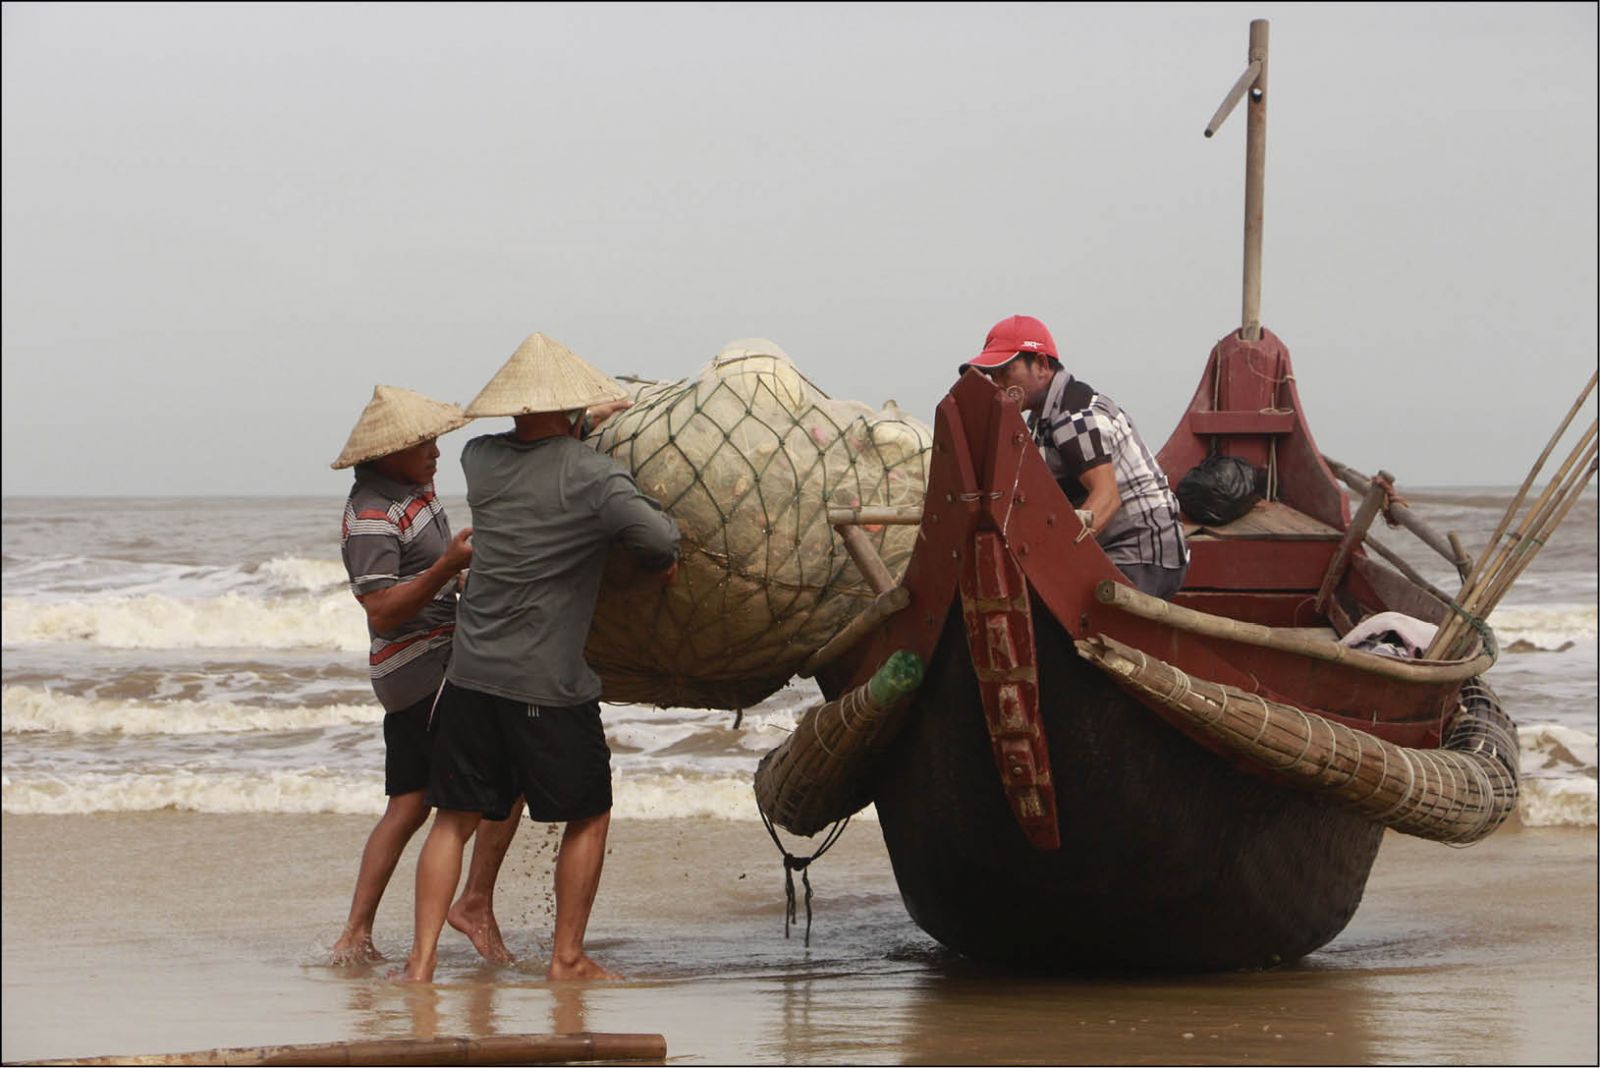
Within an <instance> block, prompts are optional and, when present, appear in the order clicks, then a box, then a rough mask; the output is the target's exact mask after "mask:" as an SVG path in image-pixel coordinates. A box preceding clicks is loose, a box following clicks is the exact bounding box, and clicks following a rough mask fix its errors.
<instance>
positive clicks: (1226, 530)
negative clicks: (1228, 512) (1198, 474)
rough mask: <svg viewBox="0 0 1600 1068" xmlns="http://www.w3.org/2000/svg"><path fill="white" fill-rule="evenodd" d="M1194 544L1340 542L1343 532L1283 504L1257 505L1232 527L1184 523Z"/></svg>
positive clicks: (1275, 502) (1272, 502)
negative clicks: (1204, 542) (1246, 541)
mask: <svg viewBox="0 0 1600 1068" xmlns="http://www.w3.org/2000/svg"><path fill="white" fill-rule="evenodd" d="M1183 533H1184V536H1185V537H1186V538H1188V539H1189V540H1190V541H1233V540H1248V541H1338V540H1339V538H1340V537H1341V535H1340V532H1339V531H1338V530H1335V529H1334V528H1333V527H1330V526H1328V525H1327V524H1326V523H1323V522H1321V521H1320V520H1316V519H1312V518H1311V517H1310V516H1308V515H1306V514H1305V513H1304V512H1300V511H1296V510H1295V509H1293V508H1291V507H1289V506H1288V505H1287V504H1284V503H1283V502H1282V501H1257V502H1256V506H1255V507H1254V508H1252V509H1250V511H1248V512H1246V513H1245V514H1244V515H1242V516H1240V517H1239V518H1238V519H1235V520H1234V521H1233V522H1231V523H1227V524H1223V525H1221V526H1211V525H1207V524H1203V523H1193V522H1190V521H1189V519H1188V518H1185V519H1184V521H1183Z"/></svg>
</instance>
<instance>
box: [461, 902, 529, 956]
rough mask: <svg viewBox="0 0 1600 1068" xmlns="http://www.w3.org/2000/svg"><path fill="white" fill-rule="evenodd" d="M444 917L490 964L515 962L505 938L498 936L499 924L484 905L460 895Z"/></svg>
mask: <svg viewBox="0 0 1600 1068" xmlns="http://www.w3.org/2000/svg"><path fill="white" fill-rule="evenodd" d="M445 918H446V919H447V920H449V921H450V926H451V927H454V928H455V929H456V930H458V931H460V932H461V933H462V934H464V935H466V936H467V937H468V938H469V939H471V940H472V948H473V949H476V950H477V951H478V956H480V957H482V958H483V959H484V960H486V961H488V962H489V963H490V964H513V963H515V962H516V959H517V958H516V957H513V956H512V955H511V951H510V950H509V949H507V948H506V943H505V939H503V938H501V937H500V924H499V923H497V922H495V918H494V913H493V912H491V911H490V910H489V908H488V907H487V906H486V905H483V904H481V903H473V902H469V901H468V900H467V898H466V897H462V899H461V900H460V901H457V902H456V903H455V904H454V905H451V906H450V911H449V913H448V914H446V916H445Z"/></svg>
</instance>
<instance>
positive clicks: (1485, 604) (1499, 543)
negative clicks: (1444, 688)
mask: <svg viewBox="0 0 1600 1068" xmlns="http://www.w3.org/2000/svg"><path fill="white" fill-rule="evenodd" d="M1593 385H1594V379H1593V378H1592V377H1591V378H1590V381H1589V385H1588V386H1587V387H1585V389H1584V392H1583V397H1585V398H1586V397H1587V396H1588V394H1589V391H1590V390H1591V389H1592V388H1593ZM1569 422H1570V418H1569V419H1568V420H1564V421H1563V429H1565V426H1566V424H1567V423H1569ZM1595 431H1596V424H1595V423H1594V422H1590V424H1589V428H1588V430H1587V431H1585V432H1584V434H1583V436H1582V438H1581V439H1580V440H1579V441H1578V444H1577V445H1575V446H1574V447H1573V450H1572V452H1571V453H1569V454H1568V456H1567V458H1566V460H1564V461H1563V462H1562V464H1561V466H1560V467H1558V468H1557V469H1556V473H1555V476H1554V477H1553V478H1551V480H1550V482H1549V483H1548V484H1547V485H1546V486H1545V488H1544V491H1543V492H1542V493H1540V494H1539V496H1538V497H1537V498H1536V499H1535V500H1534V503H1533V504H1532V505H1531V506H1529V508H1528V510H1527V511H1526V512H1525V513H1523V517H1522V522H1521V523H1519V524H1518V525H1517V529H1516V530H1515V531H1514V532H1513V533H1511V534H1510V535H1509V536H1506V530H1507V528H1509V527H1510V525H1511V520H1512V518H1513V516H1514V514H1515V511H1516V508H1517V506H1518V505H1520V504H1521V502H1522V500H1523V499H1524V498H1525V497H1526V496H1527V489H1528V480H1524V482H1523V487H1522V489H1520V490H1519V491H1518V493H1517V496H1516V497H1515V498H1513V500H1512V503H1511V505H1510V506H1508V507H1507V509H1506V513H1505V515H1504V516H1502V517H1501V520H1500V523H1499V525H1498V526H1497V527H1496V535H1495V537H1494V538H1492V539H1491V541H1490V545H1489V548H1488V549H1486V550H1485V551H1484V554H1483V556H1482V557H1481V558H1479V561H1478V566H1477V567H1476V568H1474V569H1473V572H1472V575H1471V577H1470V578H1468V580H1467V582H1466V583H1465V584H1464V585H1463V587H1462V592H1461V598H1460V600H1461V606H1462V608H1463V609H1464V610H1465V612H1467V613H1469V614H1470V615H1471V616H1474V617H1476V618H1479V619H1483V618H1486V617H1487V616H1488V615H1489V613H1490V612H1492V611H1493V610H1494V606H1495V605H1496V604H1497V603H1498V602H1499V599H1500V598H1501V597H1503V596H1504V595H1505V592H1506V590H1508V589H1509V588H1510V583H1511V582H1512V581H1514V580H1515V578H1516V577H1517V576H1518V575H1520V574H1521V573H1522V569H1523V568H1524V567H1526V566H1527V563H1526V560H1527V559H1531V555H1530V554H1532V553H1537V552H1538V551H1539V548H1540V547H1542V546H1543V544H1544V542H1545V540H1547V539H1548V537H1549V535H1550V533H1552V532H1553V531H1554V527H1553V526H1551V525H1550V519H1551V517H1552V516H1554V515H1556V513H1557V512H1558V511H1559V514H1560V518H1561V519H1564V518H1565V517H1566V513H1567V511H1568V510H1570V508H1571V505H1570V504H1568V505H1567V506H1566V507H1565V508H1563V507H1562V504H1563V502H1564V500H1565V499H1566V497H1567V496H1568V495H1569V494H1572V493H1573V492H1574V491H1575V490H1576V492H1578V493H1581V492H1582V487H1583V486H1584V485H1585V484H1586V483H1587V482H1588V480H1589V478H1590V477H1591V476H1592V474H1593V472H1592V471H1590V470H1587V468H1588V467H1589V465H1590V463H1591V461H1592V460H1593V458H1594V455H1595ZM1549 451H1550V450H1549V448H1547V449H1546V451H1545V453H1544V454H1542V455H1541V456H1540V457H1539V459H1538V461H1536V463H1535V465H1534V470H1535V471H1537V470H1538V469H1539V468H1541V467H1543V465H1544V462H1545V460H1546V459H1548V458H1549ZM1530 477H1531V473H1530ZM1575 500H1576V498H1574V501H1575ZM1556 522H1557V523H1559V522H1560V519H1557V520H1556ZM1530 539H1531V540H1530ZM1517 561H1523V562H1522V563H1520V564H1519V563H1517ZM1468 625H1469V624H1468V622H1467V620H1465V619H1463V618H1452V619H1448V620H1446V621H1445V624H1444V625H1443V626H1441V627H1440V628H1439V633H1438V634H1436V635H1435V636H1434V639H1433V641H1432V642H1431V643H1429V646H1428V651H1427V654H1426V655H1427V656H1428V658H1430V659H1431V658H1433V657H1435V656H1448V655H1449V654H1450V652H1451V651H1452V650H1453V649H1456V648H1457V647H1458V646H1459V645H1460V644H1461V641H1462V636H1463V634H1464V633H1465V628H1466V627H1468Z"/></svg>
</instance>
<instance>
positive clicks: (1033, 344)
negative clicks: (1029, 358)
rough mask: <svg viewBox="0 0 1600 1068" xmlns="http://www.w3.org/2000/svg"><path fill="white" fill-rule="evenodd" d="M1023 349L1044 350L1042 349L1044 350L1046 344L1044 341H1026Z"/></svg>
mask: <svg viewBox="0 0 1600 1068" xmlns="http://www.w3.org/2000/svg"><path fill="white" fill-rule="evenodd" d="M1022 347H1023V348H1025V349H1042V348H1044V342H1042V341H1024V342H1023V343H1022Z"/></svg>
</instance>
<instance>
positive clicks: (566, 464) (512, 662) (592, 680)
mask: <svg viewBox="0 0 1600 1068" xmlns="http://www.w3.org/2000/svg"><path fill="white" fill-rule="evenodd" d="M461 467H462V469H463V470H464V471H465V472H466V476H467V503H468V504H469V505H470V506H471V507H472V527H473V533H472V570H471V572H470V573H469V577H468V579H467V590H466V593H465V594H464V595H463V596H462V598H461V604H460V607H459V608H458V610H457V616H456V640H455V653H454V656H453V657H452V659H451V662H450V670H449V679H450V681H451V682H453V683H455V684H456V685H457V686H462V687H465V688H467V689H470V690H478V691H480V692H482V693H488V694H494V695H496V696H499V697H506V698H510V699H511V700H514V701H523V702H526V703H528V704H534V705H554V706H561V705H576V704H582V703H583V702H585V701H591V700H594V699H595V698H597V697H599V696H600V679H599V677H598V676H596V675H595V673H594V672H593V671H591V670H590V669H589V665H588V664H586V663H584V660H583V647H584V644H585V642H586V641H587V640H588V637H589V625H590V623H591V622H592V621H593V620H594V609H595V601H596V598H597V597H598V596H599V593H600V581H601V579H602V578H603V577H604V573H605V566H606V557H607V556H608V554H609V553H610V550H611V547H612V546H613V545H622V546H624V547H626V548H627V549H628V550H630V551H631V552H632V553H633V554H634V555H635V557H637V558H638V560H639V562H640V564H642V565H643V566H644V567H646V568H649V569H651V570H665V569H666V568H668V567H670V566H672V562H673V560H675V559H676V558H677V550H678V527H677V524H676V523H674V522H673V521H672V520H670V519H668V518H667V517H666V516H665V515H663V514H662V512H661V509H660V507H659V506H657V505H656V503H655V502H654V501H652V500H651V499H650V498H649V497H646V496H645V495H644V494H643V493H640V492H639V487H638V485H637V484H636V483H635V482H634V481H633V478H632V476H630V475H629V474H628V473H627V472H626V471H624V470H623V469H622V468H621V467H620V466H618V465H617V463H616V461H614V460H612V459H611V458H610V457H608V456H605V455H602V454H601V453H598V452H595V451H594V450H593V449H590V448H588V447H587V446H585V445H583V444H582V443H580V442H578V441H577V440H575V439H573V438H568V437H559V438H544V439H541V440H539V441H518V440H517V439H516V438H515V437H514V436H513V435H511V434H492V435H488V436H485V437H479V438H474V439H472V440H471V441H469V442H467V445H466V448H465V449H463V450H462V453H461Z"/></svg>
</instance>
